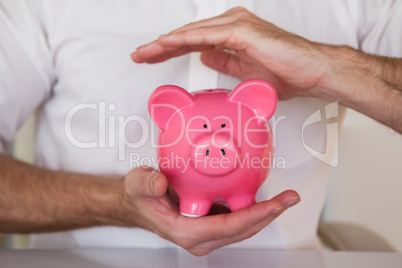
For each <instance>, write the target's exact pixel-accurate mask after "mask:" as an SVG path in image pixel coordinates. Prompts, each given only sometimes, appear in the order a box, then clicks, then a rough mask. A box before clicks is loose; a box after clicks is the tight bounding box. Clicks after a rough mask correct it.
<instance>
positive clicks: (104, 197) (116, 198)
mask: <svg viewBox="0 0 402 268" xmlns="http://www.w3.org/2000/svg"><path fill="white" fill-rule="evenodd" d="M93 180H94V183H92V186H91V189H90V190H89V191H88V192H86V193H85V194H87V195H88V197H87V198H86V199H87V202H86V204H85V207H86V211H87V212H88V215H87V216H88V217H90V219H91V221H93V225H95V226H106V225H110V226H126V225H127V224H126V223H125V220H124V218H125V216H126V217H127V215H125V213H126V214H127V211H126V210H125V207H126V201H125V193H124V178H123V177H121V176H107V177H106V176H100V177H96V178H93Z"/></svg>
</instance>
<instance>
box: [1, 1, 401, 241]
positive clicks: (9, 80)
mask: <svg viewBox="0 0 402 268" xmlns="http://www.w3.org/2000/svg"><path fill="white" fill-rule="evenodd" d="M0 3H1V5H0V40H1V43H0V150H1V151H2V152H4V151H5V150H6V148H7V147H8V146H9V145H10V144H11V142H12V140H13V137H14V135H15V133H16V131H17V130H18V127H19V126H20V125H21V124H22V122H23V121H24V119H25V118H26V117H27V116H28V115H29V114H30V113H32V112H33V111H34V110H35V109H37V108H39V120H38V126H37V143H36V164H37V165H38V166H41V167H46V168H49V169H53V170H63V171H70V172H85V173H93V174H121V175H123V174H125V173H127V172H128V171H129V170H130V169H131V168H133V167H135V166H137V164H149V163H150V162H152V160H153V159H155V151H154V150H153V149H151V146H150V145H151V140H152V139H153V138H154V137H152V136H151V135H150V133H151V130H152V127H153V124H151V121H150V118H149V115H148V112H147V107H146V104H147V101H148V97H149V95H150V94H151V92H152V91H153V90H154V89H155V88H157V87H158V86H161V85H164V84H174V85H178V86H181V87H183V88H186V89H187V90H189V91H194V90H198V89H206V88H229V89H233V88H234V87H235V86H236V85H237V84H238V83H239V82H240V81H238V80H237V79H234V78H231V77H228V76H226V75H224V74H219V73H217V72H215V71H213V70H209V69H207V68H206V67H204V66H203V65H202V64H201V63H200V61H199V58H198V55H197V54H193V55H186V56H183V57H179V58H175V59H171V60H169V61H167V62H164V63H160V64H154V65H147V64H141V65H140V64H135V63H133V62H132V61H131V59H130V53H131V52H133V51H134V50H135V48H136V47H138V46H140V45H142V44H144V43H147V42H150V41H152V40H154V39H156V38H157V37H158V36H159V35H160V34H163V33H167V32H169V31H171V30H173V29H175V28H177V27H180V26H182V25H184V24H187V23H189V22H191V21H195V20H200V19H203V18H207V17H211V16H216V15H219V14H221V13H223V12H224V11H226V10H228V9H230V8H232V7H235V6H245V7H246V8H247V9H249V10H250V11H252V12H254V13H256V14H257V15H258V16H260V17H262V18H264V19H265V20H268V21H270V22H272V23H274V24H276V25H277V26H279V27H281V28H283V29H285V30H287V31H290V32H293V33H295V34H298V35H301V36H303V37H306V38H308V39H310V40H313V41H318V42H324V43H329V44H347V45H349V46H352V47H355V48H360V49H363V50H365V51H367V52H374V53H380V54H383V55H388V56H398V57H400V56H401V55H402V49H401V48H402V35H401V34H400V25H402V24H401V18H402V4H401V1H392V0H389V1H375V0H372V1H357V0H356V1H350V0H347V1H346V0H344V1H329V0H328V1H322V0H309V1H291V0H287V1H285V0H282V1H273V0H272V1H267V0H265V1H262V0H261V1H239V0H233V1H227V0H214V1H212V0H211V1H206V0H192V1H191V0H170V1H156V0H154V1H151V0H147V1H145V0H144V1H134V0H133V1H129V0H121V1H96V0H86V1H78V0H65V1H52V0H47V1H46V0H42V1H39V0H38V1H28V0H27V1H22V0H9V1H7V0H2V1H1V2H0ZM295 60H297V59H295ZM328 104H329V103H327V102H325V101H321V100H317V99H312V98H295V99H292V100H290V101H285V102H280V103H279V104H278V108H277V111H276V113H275V115H274V118H273V119H272V120H271V123H272V126H273V130H274V134H275V136H276V143H275V152H276V153H275V154H276V163H274V168H273V169H272V171H271V173H270V175H269V177H268V179H267V180H266V182H265V183H264V185H263V186H262V187H261V189H260V191H259V192H258V195H257V199H258V200H264V199H267V198H271V197H273V196H275V195H276V194H278V193H280V192H281V191H283V190H286V189H294V190H296V191H298V192H299V194H300V195H301V198H302V202H301V203H300V204H298V205H297V206H296V207H294V208H292V209H290V210H288V211H286V212H285V213H284V214H283V215H282V216H280V217H279V218H278V219H277V220H275V221H274V222H273V223H272V224H270V225H269V226H268V227H266V228H265V229H264V230H262V231H261V232H260V233H259V234H257V235H256V236H254V237H253V238H251V239H249V240H246V241H243V242H241V243H238V244H235V245H232V246H233V247H254V248H255V247H258V248H287V249H313V248H316V247H317V243H316V242H317V240H316V228H317V223H318V220H319V216H320V212H321V209H322V207H323V204H324V201H325V197H326V191H327V183H328V179H329V173H330V170H331V168H332V167H331V165H333V166H336V163H337V162H336V157H337V154H336V152H337V126H338V125H337V124H339V123H340V122H341V118H342V109H339V110H338V109H337V105H336V104H334V105H329V106H328ZM319 111H321V114H320V112H319ZM321 115H322V116H321ZM331 118H332V119H331ZM331 120H332V121H331ZM66 124H67V126H66ZM136 147H139V148H136ZM77 246H78V247H151V248H157V247H175V245H173V244H171V243H170V242H168V241H165V240H163V239H161V238H159V237H158V236H157V235H155V234H153V233H150V232H147V231H144V230H141V229H138V228H116V227H102V228H90V229H85V230H77V231H71V232H60V233H54V234H45V235H36V236H34V237H33V239H32V247H37V248H38V247H42V248H57V247H62V248H65V247H77Z"/></svg>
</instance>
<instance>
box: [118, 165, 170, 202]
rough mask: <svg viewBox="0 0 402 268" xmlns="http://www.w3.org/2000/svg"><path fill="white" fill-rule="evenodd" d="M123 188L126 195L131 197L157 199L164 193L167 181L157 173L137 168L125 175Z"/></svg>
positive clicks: (149, 169)
mask: <svg viewBox="0 0 402 268" xmlns="http://www.w3.org/2000/svg"><path fill="white" fill-rule="evenodd" d="M125 187H126V193H127V194H128V195H129V196H131V197H134V196H142V197H152V198H159V197H161V196H163V195H164V194H165V193H166V191H167V187H168V181H167V179H166V177H165V175H163V174H162V173H161V172H159V171H156V170H154V169H152V168H144V167H138V168H135V169H133V170H131V171H130V172H129V173H128V174H127V175H126V179H125Z"/></svg>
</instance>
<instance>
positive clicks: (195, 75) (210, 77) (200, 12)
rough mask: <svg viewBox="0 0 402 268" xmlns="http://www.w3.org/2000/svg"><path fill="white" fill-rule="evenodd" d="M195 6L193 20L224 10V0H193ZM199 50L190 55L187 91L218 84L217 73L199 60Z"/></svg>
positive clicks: (211, 87)
mask: <svg viewBox="0 0 402 268" xmlns="http://www.w3.org/2000/svg"><path fill="white" fill-rule="evenodd" d="M194 3H195V6H196V14H195V21H199V20H203V19H206V18H210V17H214V16H217V15H219V14H222V13H223V12H225V9H226V0H214V1H207V0H194ZM200 54H201V53H200V52H194V53H192V54H191V55H190V67H189V68H190V70H189V79H188V88H187V89H188V91H190V92H191V91H195V90H200V89H213V88H217V86H218V75H219V73H218V72H217V71H215V70H213V69H211V68H208V67H206V66H205V65H204V64H203V63H202V62H201V60H200Z"/></svg>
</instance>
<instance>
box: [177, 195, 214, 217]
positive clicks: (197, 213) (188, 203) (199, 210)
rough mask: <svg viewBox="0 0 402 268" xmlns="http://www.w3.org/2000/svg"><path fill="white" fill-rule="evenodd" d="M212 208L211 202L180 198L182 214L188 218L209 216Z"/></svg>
mask: <svg viewBox="0 0 402 268" xmlns="http://www.w3.org/2000/svg"><path fill="white" fill-rule="evenodd" d="M211 206H212V201H211V200H200V199H191V198H180V213H181V214H182V215H183V216H186V217H192V218H195V217H201V216H205V215H207V214H208V212H209V210H210V209H211Z"/></svg>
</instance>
